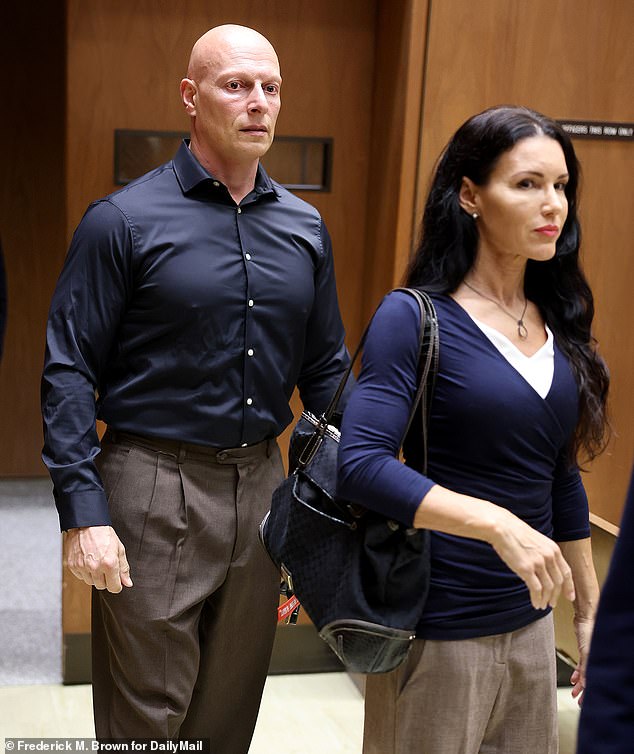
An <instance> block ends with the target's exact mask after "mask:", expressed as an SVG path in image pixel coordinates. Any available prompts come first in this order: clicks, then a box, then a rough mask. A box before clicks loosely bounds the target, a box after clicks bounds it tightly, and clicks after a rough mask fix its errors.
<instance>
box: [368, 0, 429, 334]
mask: <svg viewBox="0 0 634 754" xmlns="http://www.w3.org/2000/svg"><path fill="white" fill-rule="evenodd" d="M427 11H428V0H407V1H406V2H402V3H396V4H393V3H389V2H383V3H381V5H380V8H379V19H378V28H377V44H376V50H377V55H376V71H375V74H374V88H375V91H376V93H377V96H376V97H375V100H374V107H373V113H372V123H373V134H372V152H371V158H372V177H371V183H370V186H369V190H368V214H367V218H368V219H367V233H366V238H367V242H366V255H365V260H364V265H365V278H364V279H365V286H364V295H363V296H362V299H361V305H362V307H363V309H362V311H363V319H364V320H366V319H368V318H369V317H370V315H371V313H372V312H373V310H374V308H375V306H376V304H377V303H378V302H379V300H380V299H381V297H382V296H383V295H384V294H385V293H386V292H387V291H388V290H389V289H390V288H392V287H393V286H394V285H396V284H398V283H399V282H400V280H399V278H400V276H401V273H402V268H403V266H404V265H403V263H402V261H401V260H403V259H405V260H406V259H407V257H408V255H409V252H410V249H411V244H412V229H413V213H414V191H413V190H412V189H413V186H414V185H415V181H416V173H417V168H418V151H419V143H420V137H419V134H420V109H421V104H422V94H423V71H424V55H425V43H426V32H427Z"/></svg>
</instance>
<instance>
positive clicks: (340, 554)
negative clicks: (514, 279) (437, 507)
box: [260, 288, 438, 673]
mask: <svg viewBox="0 0 634 754" xmlns="http://www.w3.org/2000/svg"><path fill="white" fill-rule="evenodd" d="M398 290H403V291H407V292H408V293H409V294H411V295H413V296H414V297H415V298H416V300H417V301H418V303H419V306H420V314H421V327H420V333H421V336H420V343H419V360H418V363H419V387H418V391H417V394H416V397H415V399H414V402H413V405H412V409H411V413H410V417H409V421H408V423H407V427H406V429H405V432H404V434H403V438H402V441H401V447H402V445H403V442H404V441H405V438H406V436H407V433H408V431H409V430H410V427H413V426H416V427H417V428H418V427H422V446H423V459H422V462H421V465H420V466H417V468H419V469H420V470H421V471H423V472H424V471H425V468H426V456H427V414H428V410H429V405H430V402H431V397H432V392H433V385H434V379H435V375H436V371H437V364H438V322H437V318H436V312H435V310H434V307H433V304H432V302H431V299H430V298H429V296H427V294H426V293H424V292H423V291H420V290H418V289H414V288H402V289H398ZM368 327H369V325H368ZM367 331H368V328H366V330H365V332H364V334H363V336H362V338H361V342H360V343H359V346H358V348H357V350H356V352H355V354H354V356H353V357H352V360H351V363H350V366H349V367H348V370H347V371H346V373H345V374H344V376H343V378H342V380H341V383H340V385H339V387H338V389H337V391H336V392H335V395H334V396H333V398H332V400H331V402H330V405H329V407H328V409H327V410H326V412H325V413H324V414H323V415H322V416H321V417H319V418H317V417H315V416H313V415H312V414H311V413H310V412H308V411H305V412H304V413H303V414H302V416H301V418H300V420H299V422H298V423H297V425H296V427H295V428H294V430H293V434H292V436H291V446H290V457H291V458H295V459H296V464H297V465H296V467H295V468H294V469H293V471H292V473H290V474H289V476H288V477H287V478H286V479H285V480H284V482H282V484H281V485H280V486H279V487H278V488H277V489H276V490H275V492H274V493H273V498H272V502H271V509H270V511H269V512H268V513H267V515H266V517H265V518H264V520H263V521H262V523H261V524H260V539H261V541H262V544H263V545H264V547H265V548H266V550H267V552H268V553H269V555H270V556H271V558H272V560H273V562H274V563H275V565H276V566H277V567H279V568H280V570H281V573H282V575H283V577H284V578H285V580H286V581H287V583H288V587H289V589H290V590H292V591H293V592H294V593H295V595H296V596H297V598H298V599H299V601H300V602H301V604H302V606H303V607H304V609H305V610H306V612H307V613H308V616H309V617H310V618H311V620H312V621H313V623H314V624H315V626H316V627H317V629H318V631H319V634H320V636H321V637H322V639H324V641H326V643H327V644H328V645H329V646H330V648H331V649H332V650H333V651H334V652H335V654H336V655H337V656H338V657H339V659H340V660H341V662H342V663H343V664H344V666H345V667H346V668H347V669H348V670H350V671H353V672H358V673H384V672H387V671H390V670H393V669H394V668H396V667H397V666H398V665H400V664H401V663H402V662H403V661H404V660H405V658H406V657H407V653H408V652H409V649H410V646H411V643H412V641H413V639H414V638H415V632H416V625H417V623H418V620H419V618H420V616H421V614H422V610H423V607H424V604H425V600H426V597H427V591H428V587H429V532H428V531H427V530H424V529H414V528H408V527H407V526H404V525H403V524H401V523H398V522H396V521H393V520H390V519H388V518H386V517H385V516H382V515H380V514H378V513H375V512H373V511H371V510H367V509H365V508H362V507H361V506H359V505H356V504H351V503H347V502H346V501H345V500H340V499H339V498H337V496H336V494H335V490H336V480H337V452H338V447H339V429H338V428H337V427H336V426H334V424H333V417H334V416H335V414H336V411H337V404H338V403H339V399H340V397H341V395H342V393H343V390H344V387H345V385H346V382H347V380H348V378H349V376H350V373H351V371H352V367H353V364H354V362H355V360H356V358H357V356H358V354H359V352H360V350H361V348H362V346H363V343H364V341H365V337H366V334H367ZM419 406H420V411H421V417H420V418H421V421H420V422H419V421H416V422H415V423H414V425H413V424H412V422H413V419H414V417H415V414H416V411H417V408H418V407H419ZM400 450H401V448H399V454H400Z"/></svg>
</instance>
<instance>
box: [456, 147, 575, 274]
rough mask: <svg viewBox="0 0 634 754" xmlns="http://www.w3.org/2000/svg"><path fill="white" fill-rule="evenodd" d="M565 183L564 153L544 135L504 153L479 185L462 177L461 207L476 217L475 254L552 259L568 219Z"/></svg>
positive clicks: (566, 178)
mask: <svg viewBox="0 0 634 754" xmlns="http://www.w3.org/2000/svg"><path fill="white" fill-rule="evenodd" d="M567 181H568V168H567V166H566V160H565V157H564V153H563V150H562V148H561V146H560V145H559V143H558V142H557V141H556V140H555V139H552V138H551V137H549V136H544V135H540V136H530V137H528V138H526V139H522V140H521V141H518V142H517V144H515V146H514V147H513V148H512V149H510V150H509V151H508V152H504V153H503V154H502V155H501V156H500V158H499V160H498V162H497V164H496V166H495V168H494V170H493V172H492V173H491V176H490V177H489V180H488V181H487V183H486V184H485V185H484V186H477V185H475V184H474V183H473V182H472V181H470V180H469V179H468V178H465V179H464V180H463V186H462V190H461V194H460V197H461V203H462V206H463V208H465V209H466V210H467V211H468V212H469V213H470V214H472V213H473V212H474V211H475V212H477V213H478V215H479V218H478V219H477V220H476V222H477V225H478V231H479V246H478V252H479V253H487V252H489V253H493V254H494V255H496V256H497V255H500V254H503V255H508V254H510V255H512V256H514V257H517V258H522V259H524V260H526V259H534V260H536V261H545V260H548V259H551V258H552V257H553V256H554V255H555V244H556V241H557V239H558V238H559V236H560V235H561V230H562V228H563V225H564V223H565V221H566V217H567V216H568V200H567V198H566V194H565V186H566V183H567ZM465 202H467V203H468V206H465Z"/></svg>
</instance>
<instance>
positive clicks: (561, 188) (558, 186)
mask: <svg viewBox="0 0 634 754" xmlns="http://www.w3.org/2000/svg"><path fill="white" fill-rule="evenodd" d="M567 185H568V184H567V183H556V184H555V191H565V190H566V186H567Z"/></svg>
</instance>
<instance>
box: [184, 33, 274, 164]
mask: <svg viewBox="0 0 634 754" xmlns="http://www.w3.org/2000/svg"><path fill="white" fill-rule="evenodd" d="M194 75H196V77H197V78H192V79H185V82H186V81H189V82H191V84H190V86H191V102H192V108H190V109H189V113H190V115H193V116H194V119H193V121H192V140H196V142H197V145H198V146H199V147H200V148H202V149H203V150H204V151H205V153H206V154H208V155H209V156H210V157H211V159H212V161H213V162H215V163H218V164H219V165H223V166H231V165H233V164H243V163H248V162H252V161H255V160H258V159H259V158H260V157H262V155H264V154H265V153H266V152H267V150H268V149H269V147H270V146H271V143H272V141H273V134H274V131H275V123H276V121H277V116H278V113H279V111H280V104H281V100H280V87H281V84H282V78H281V76H280V69H279V63H278V60H277V56H276V55H275V51H274V50H273V48H272V47H271V46H270V45H269V44H268V43H267V42H266V40H261V41H260V40H259V39H257V38H255V39H254V38H253V37H252V36H246V37H245V38H244V39H242V38H240V37H239V36H238V37H236V36H235V35H234V36H232V37H231V38H230V39H228V40H227V41H226V42H225V43H223V44H221V45H218V46H216V47H215V49H214V50H213V51H212V52H211V53H210V55H209V57H208V59H207V60H206V61H205V64H204V65H202V66H200V67H199V70H197V71H196V72H195V74H194ZM185 82H184V83H185Z"/></svg>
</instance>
